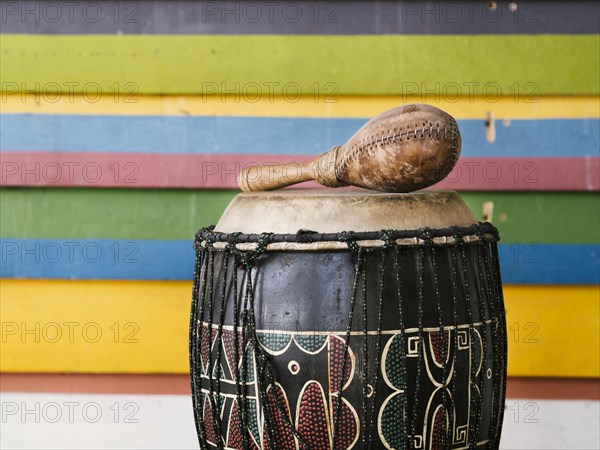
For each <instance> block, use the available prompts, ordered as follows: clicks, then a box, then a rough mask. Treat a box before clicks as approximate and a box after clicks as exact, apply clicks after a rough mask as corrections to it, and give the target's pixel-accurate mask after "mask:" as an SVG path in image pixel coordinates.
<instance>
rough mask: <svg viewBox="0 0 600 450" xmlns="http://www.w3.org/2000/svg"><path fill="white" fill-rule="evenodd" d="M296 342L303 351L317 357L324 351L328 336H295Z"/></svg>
mask: <svg viewBox="0 0 600 450" xmlns="http://www.w3.org/2000/svg"><path fill="white" fill-rule="evenodd" d="M294 341H295V342H296V345H298V347H299V348H300V349H301V350H302V351H304V352H306V353H310V354H311V355H316V354H317V353H319V352H320V351H321V350H323V347H324V346H325V344H327V336H326V335H318V334H297V335H295V336H294Z"/></svg>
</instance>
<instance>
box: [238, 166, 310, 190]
mask: <svg viewBox="0 0 600 450" xmlns="http://www.w3.org/2000/svg"><path fill="white" fill-rule="evenodd" d="M312 179H313V172H312V170H311V169H310V167H309V164H295V163H287V164H276V165H271V166H253V167H248V168H246V169H244V170H242V172H241V173H240V175H239V177H238V186H239V187H240V189H241V190H242V191H244V192H254V191H270V190H272V189H279V188H283V187H286V186H290V185H292V184H296V183H302V182H303V181H309V180H312Z"/></svg>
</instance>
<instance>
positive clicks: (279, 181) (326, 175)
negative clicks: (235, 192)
mask: <svg viewBox="0 0 600 450" xmlns="http://www.w3.org/2000/svg"><path fill="white" fill-rule="evenodd" d="M338 148H339V147H333V148H332V149H331V150H329V151H328V152H326V153H323V154H322V155H320V156H319V157H318V158H317V159H316V160H315V161H313V162H312V163H306V164H297V163H286V164H275V165H270V166H254V167H248V168H246V169H244V170H242V172H241V173H240V175H239V177H238V186H239V187H240V189H241V190H242V191H244V192H254V191H270V190H272V189H279V188H282V187H286V186H291V185H292V184H296V183H302V182H303V181H309V180H317V181H318V182H319V183H321V184H322V185H323V186H330V187H337V186H344V183H341V182H340V181H339V180H338V179H337V178H336V175H335V159H336V157H337V150H338Z"/></svg>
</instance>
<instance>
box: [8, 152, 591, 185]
mask: <svg viewBox="0 0 600 450" xmlns="http://www.w3.org/2000/svg"><path fill="white" fill-rule="evenodd" d="M312 159H313V158H312V157H311V156H285V155H277V156H274V155H189V154H179V155H165V154H144V153H86V152H79V153H62V152H61V153H52V152H3V153H2V174H1V176H2V178H1V183H0V184H1V185H3V186H50V187H51V186H56V187H65V186H72V187H76V186H86V187H131V188H189V189H198V188H216V189H229V188H236V187H237V186H236V181H235V180H236V176H237V173H238V172H239V171H240V170H241V169H242V168H244V167H248V166H252V165H257V164H269V163H271V164H275V163H291V164H300V163H305V162H309V161H311V160H312ZM290 170H292V171H293V170H294V167H293V165H292V166H291V168H290ZM301 186H302V187H315V183H305V184H303V185H301ZM436 188H444V189H454V190H459V191H548V190H553V191H594V190H599V189H600V158H462V159H461V160H460V161H459V163H458V165H457V167H455V168H454V170H453V171H452V173H451V174H450V175H449V176H448V177H447V178H446V179H445V180H444V181H442V182H441V183H439V184H438V185H436Z"/></svg>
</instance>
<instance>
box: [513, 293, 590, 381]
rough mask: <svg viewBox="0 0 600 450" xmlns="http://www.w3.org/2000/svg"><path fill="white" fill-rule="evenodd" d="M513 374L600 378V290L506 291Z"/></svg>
mask: <svg viewBox="0 0 600 450" xmlns="http://www.w3.org/2000/svg"><path fill="white" fill-rule="evenodd" d="M504 295H505V306H506V323H507V328H508V350H509V351H508V374H509V375H512V376H559V377H598V376H600V287H599V286H576V287H575V286H574V287H569V286H505V288H504Z"/></svg>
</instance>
